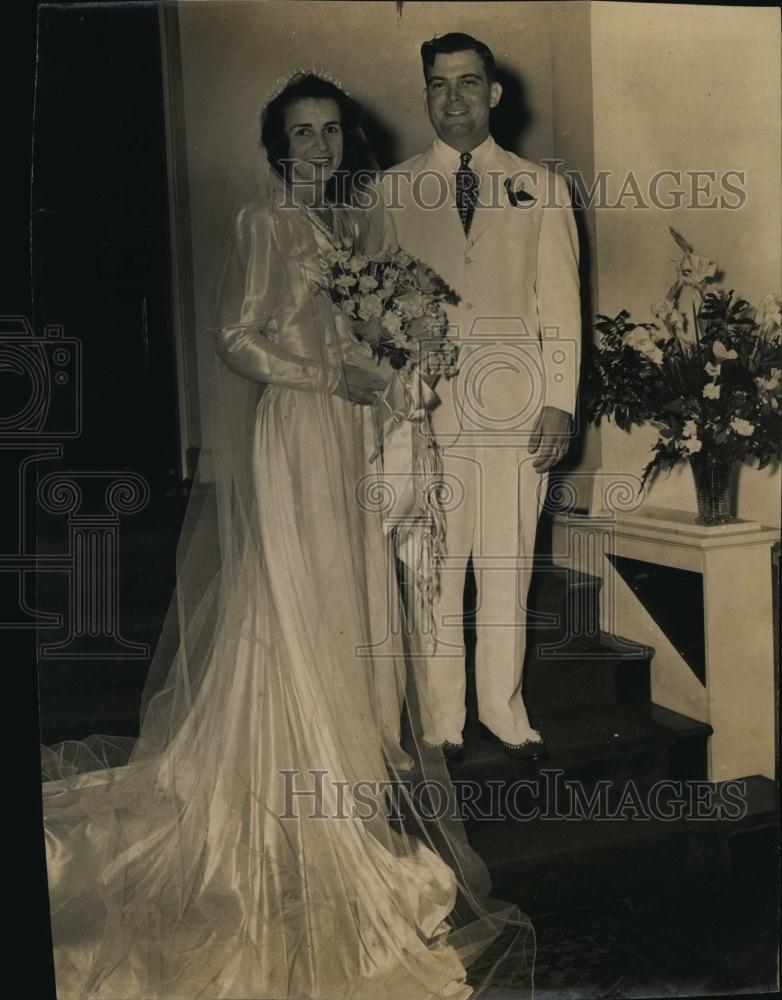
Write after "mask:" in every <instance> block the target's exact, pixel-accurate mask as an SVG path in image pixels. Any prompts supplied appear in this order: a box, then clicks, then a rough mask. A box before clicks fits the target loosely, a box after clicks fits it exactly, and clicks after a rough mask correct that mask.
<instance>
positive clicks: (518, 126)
mask: <svg viewBox="0 0 782 1000" xmlns="http://www.w3.org/2000/svg"><path fill="white" fill-rule="evenodd" d="M497 80H498V81H499V83H500V85H501V86H502V98H501V100H500V103H499V104H498V105H497V107H496V108H495V109H494V110H493V111H492V115H491V134H492V135H493V136H494V139H495V140H496V142H497V143H499V145H500V146H503V147H504V148H505V149H510V150H511V151H512V152H514V153H518V154H519V156H523V143H524V136H525V135H526V133H527V132H528V131H529V129H530V128H531V126H532V124H533V122H534V118H533V115H532V110H531V108H530V104H529V99H528V97H527V86H526V84H525V83H524V80H523V79H522V78H521V77H520V76H519V74H518V73H516V72H515V70H512V69H510V68H509V67H508V66H507V65H504V64H502V63H499V64H498V65H497Z"/></svg>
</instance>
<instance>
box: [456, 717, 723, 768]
mask: <svg viewBox="0 0 782 1000" xmlns="http://www.w3.org/2000/svg"><path fill="white" fill-rule="evenodd" d="M531 718H532V721H533V724H534V725H535V726H536V727H537V728H538V729H539V730H540V732H541V733H542V734H543V735H544V737H545V740H546V744H547V746H548V750H549V757H548V758H547V759H546V760H545V761H539V762H535V763H527V762H523V761H519V760H516V759H513V758H511V757H508V756H507V755H506V754H505V753H503V751H502V749H501V748H500V747H499V746H497V745H496V744H494V743H485V742H483V740H482V739H481V737H480V735H479V732H478V731H477V727H474V726H471V725H468V728H467V730H466V732H465V755H464V757H463V758H462V760H460V761H457V762H455V763H454V764H452V765H451V767H450V771H451V774H452V776H453V778H454V779H455V780H456V779H457V778H462V779H470V780H476V781H481V780H484V779H488V778H491V777H497V776H500V777H513V776H523V777H530V776H532V777H534V776H535V775H536V774H539V773H540V771H541V770H542V769H546V770H552V769H559V770H562V771H563V772H564V774H565V775H566V776H568V777H574V778H586V777H587V776H593V775H596V776H597V778H604V779H605V778H612V777H614V776H621V775H623V774H626V773H631V770H632V767H633V766H634V764H636V763H637V762H638V760H639V759H641V760H643V759H645V758H646V757H649V758H650V759H654V758H656V757H657V756H659V755H662V756H663V758H664V759H665V760H666V762H668V761H671V760H673V761H674V762H675V763H676V768H677V770H678V772H681V771H682V768H683V762H682V760H680V759H679V758H680V757H681V754H679V755H678V756H677V753H676V751H677V748H679V745H680V744H684V746H685V748H686V750H687V751H688V753H689V754H690V755H692V756H693V760H692V761H691V763H692V770H691V771H690V772H689V773H687V775H686V776H687V777H690V778H701V777H703V778H705V777H706V772H705V745H706V740H707V739H708V737H709V736H710V735H711V731H712V730H711V727H710V726H708V725H707V724H705V723H702V722H698V721H697V720H695V719H690V718H688V717H687V716H684V715H680V714H678V713H677V712H671V711H670V710H668V709H666V708H662V707H660V706H659V705H653V704H642V705H631V706H627V707H624V708H610V709H602V710H597V711H583V710H576V711H571V712H553V713H551V714H542V715H539V716H537V715H533V716H531ZM698 748H700V750H701V751H702V755H701V753H699V752H698ZM701 756H702V759H701ZM667 776H669V775H668V774H665V775H661V777H667ZM674 776H675V777H678V776H679V774H678V773H677V774H675V775H674Z"/></svg>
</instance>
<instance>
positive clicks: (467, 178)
mask: <svg viewBox="0 0 782 1000" xmlns="http://www.w3.org/2000/svg"><path fill="white" fill-rule="evenodd" d="M471 159H472V153H462V154H461V155H460V157H459V169H458V170H457V171H456V207H457V208H458V209H459V218H460V219H461V220H462V226H463V228H464V235H465V236H469V235H470V226H471V225H472V217H473V215H474V213H475V203H476V202H477V201H478V175H477V174H476V173H475V172H474V171H472V170H470V160H471Z"/></svg>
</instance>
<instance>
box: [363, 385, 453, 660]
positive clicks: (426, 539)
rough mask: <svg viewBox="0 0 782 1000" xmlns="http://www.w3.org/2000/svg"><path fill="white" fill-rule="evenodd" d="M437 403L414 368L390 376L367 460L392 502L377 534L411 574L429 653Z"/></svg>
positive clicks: (441, 538)
mask: <svg viewBox="0 0 782 1000" xmlns="http://www.w3.org/2000/svg"><path fill="white" fill-rule="evenodd" d="M438 402H439V398H438V396H437V394H436V393H435V392H434V390H433V389H432V388H431V386H429V385H427V383H426V382H425V381H424V379H423V378H422V377H421V374H420V372H419V371H418V370H417V369H410V370H408V371H406V372H405V373H404V374H402V373H401V372H398V371H397V372H394V374H393V376H392V377H391V380H390V382H389V383H388V385H387V386H386V389H385V391H384V392H383V394H382V396H381V397H380V399H379V401H378V404H377V407H378V408H379V409H380V410H381V414H382V432H381V430H380V429H379V428H378V427H377V424H375V431H376V435H375V440H376V443H377V448H376V450H375V452H374V454H373V455H372V456H371V458H370V462H374V461H375V459H376V458H377V457H378V456H379V455H381V454H382V466H383V467H382V471H381V472H379V473H378V476H379V478H380V480H381V482H383V483H385V485H386V487H387V490H388V495H389V496H390V497H391V498H392V501H391V503H390V504H388V505H387V507H386V508H385V509H384V511H383V529H384V531H385V533H386V534H387V535H388V534H391V533H393V535H394V541H395V547H396V553H397V556H398V558H399V559H400V560H401V561H402V562H403V563H404V564H405V566H407V567H408V568H409V569H410V571H411V573H412V575H413V579H414V582H415V588H416V594H417V597H418V601H417V604H418V610H419V612H420V615H421V625H422V628H421V629H420V631H421V632H422V633H423V634H424V635H425V636H426V642H427V648H428V649H429V650H430V651H432V650H433V648H434V646H435V644H436V642H437V630H436V623H435V617H434V610H433V601H434V598H435V597H436V596H437V588H438V586H439V568H440V562H441V561H442V557H443V555H444V553H445V516H444V514H443V511H442V510H441V508H440V504H439V488H438V486H439V479H440V476H441V474H442V465H441V462H440V455H439V452H438V448H437V445H436V444H435V441H434V437H433V434H432V429H431V425H430V422H429V411H430V410H432V409H433V408H434V406H436V405H437V403H438Z"/></svg>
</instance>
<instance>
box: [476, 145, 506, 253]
mask: <svg viewBox="0 0 782 1000" xmlns="http://www.w3.org/2000/svg"><path fill="white" fill-rule="evenodd" d="M506 173H507V164H506V162H505V156H504V150H503V149H502V147H500V146H496V145H495V147H494V155H493V156H492V158H491V160H490V161H489V163H488V165H487V166H486V169H485V170H484V176H483V178H482V179H481V191H480V200H479V204H478V206H477V207H476V209H475V215H474V216H473V220H472V225H471V226H470V242H472V243H475V242H477V241H478V240H479V239H480V238H481V236H483V234H484V233H485V232H487V230H489V229H491V227H492V226H494V225H496V224H497V222H499V220H500V219H501V218H502V216H503V214H504V213H505V212H506V211H507V210H508V209H509V208H510V204H509V202H508V196H507V193H506V191H505V177H506ZM481 202H482V203H483V205H481V204H480V203H481Z"/></svg>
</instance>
